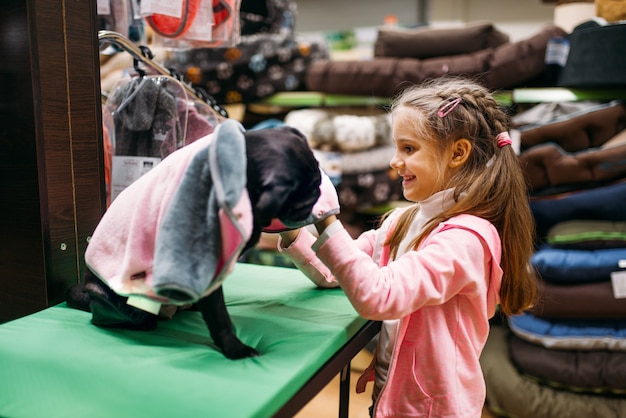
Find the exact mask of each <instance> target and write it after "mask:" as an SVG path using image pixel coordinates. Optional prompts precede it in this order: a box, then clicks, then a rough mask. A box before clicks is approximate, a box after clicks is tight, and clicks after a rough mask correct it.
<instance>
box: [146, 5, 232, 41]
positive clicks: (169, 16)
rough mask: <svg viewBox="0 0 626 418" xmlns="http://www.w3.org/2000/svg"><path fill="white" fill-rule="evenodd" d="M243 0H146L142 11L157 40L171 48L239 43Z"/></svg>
mask: <svg viewBox="0 0 626 418" xmlns="http://www.w3.org/2000/svg"><path fill="white" fill-rule="evenodd" d="M240 6H241V0H178V1H165V0H143V1H142V2H141V12H142V15H143V16H144V17H145V20H146V23H147V24H148V25H149V26H150V28H151V29H152V30H153V31H154V34H155V43H156V44H160V45H161V46H163V47H166V48H170V49H188V48H200V47H212V46H218V45H219V46H230V45H235V44H237V43H238V42H239V38H240V21H239V9H240Z"/></svg>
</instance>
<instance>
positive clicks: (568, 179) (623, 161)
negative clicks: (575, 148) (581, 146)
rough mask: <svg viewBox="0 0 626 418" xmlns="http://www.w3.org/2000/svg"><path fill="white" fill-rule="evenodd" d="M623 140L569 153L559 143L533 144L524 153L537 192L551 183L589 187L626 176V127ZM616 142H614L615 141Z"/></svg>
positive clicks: (527, 168) (524, 165) (529, 177)
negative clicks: (614, 143) (533, 145)
mask: <svg viewBox="0 0 626 418" xmlns="http://www.w3.org/2000/svg"><path fill="white" fill-rule="evenodd" d="M622 132H623V133H621V134H618V136H620V138H623V139H622V140H621V143H618V144H616V145H610V146H601V147H598V148H588V149H585V150H583V151H580V152H575V153H569V152H567V151H565V150H564V149H563V148H561V146H559V145H558V144H555V143H547V144H543V145H537V146H535V147H532V148H530V149H528V150H526V151H525V152H523V153H522V154H521V155H520V157H519V158H520V161H521V162H522V164H523V167H524V174H525V176H526V179H527V180H528V184H529V186H530V187H531V190H532V191H533V192H537V191H539V190H541V189H544V188H547V187H551V188H555V187H563V188H564V187H569V188H572V189H579V188H588V187H590V186H593V185H597V184H602V183H603V182H607V181H611V180H615V179H619V178H624V177H626V131H622ZM611 144H613V142H611Z"/></svg>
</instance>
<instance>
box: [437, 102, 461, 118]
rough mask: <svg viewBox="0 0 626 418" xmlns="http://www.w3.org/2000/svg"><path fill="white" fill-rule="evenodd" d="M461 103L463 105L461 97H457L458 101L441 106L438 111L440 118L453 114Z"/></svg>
mask: <svg viewBox="0 0 626 418" xmlns="http://www.w3.org/2000/svg"><path fill="white" fill-rule="evenodd" d="M459 103H461V98H460V97H457V98H456V99H454V100H452V101H451V102H448V103H446V104H445V105H443V106H441V107H440V108H439V110H438V111H437V116H439V117H440V118H443V117H444V116H446V115H447V114H448V113H450V112H452V111H453V110H454V108H455V107H457V106H458V105H459Z"/></svg>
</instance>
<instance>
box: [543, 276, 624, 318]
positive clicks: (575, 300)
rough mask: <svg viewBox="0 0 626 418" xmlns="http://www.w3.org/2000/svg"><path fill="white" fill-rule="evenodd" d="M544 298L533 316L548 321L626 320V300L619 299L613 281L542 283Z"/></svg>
mask: <svg viewBox="0 0 626 418" xmlns="http://www.w3.org/2000/svg"><path fill="white" fill-rule="evenodd" d="M539 289H540V295H541V297H540V298H539V300H538V301H537V303H536V304H535V306H533V308H532V310H531V313H532V314H533V315H535V316H536V317H539V318H546V319H576V318H586V319H621V318H626V299H623V298H622V299H616V298H615V295H614V293H613V285H612V284H611V282H610V281H602V282H591V283H580V284H568V285H563V284H554V283H549V282H544V281H539Z"/></svg>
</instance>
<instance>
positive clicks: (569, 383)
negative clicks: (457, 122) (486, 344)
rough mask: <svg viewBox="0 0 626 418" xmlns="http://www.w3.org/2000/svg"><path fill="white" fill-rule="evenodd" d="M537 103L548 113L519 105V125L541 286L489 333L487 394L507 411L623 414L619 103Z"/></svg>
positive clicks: (624, 218)
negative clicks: (529, 302)
mask: <svg viewBox="0 0 626 418" xmlns="http://www.w3.org/2000/svg"><path fill="white" fill-rule="evenodd" d="M538 106H542V107H541V111H540V112H537V109H534V110H533V109H531V110H529V112H534V113H539V114H542V115H543V116H542V117H544V118H545V117H546V115H550V114H552V115H553V116H554V117H553V118H551V119H550V118H549V117H548V118H547V119H548V120H541V121H539V122H536V123H528V122H529V121H528V120H527V117H528V115H527V114H520V115H519V116H520V117H519V119H517V122H518V123H519V122H520V121H523V125H521V126H518V127H517V128H518V129H519V131H520V133H521V135H520V141H521V153H520V156H519V157H520V160H521V161H522V163H523V165H524V169H525V170H526V176H527V178H528V181H529V185H530V187H531V200H530V206H531V210H532V213H533V215H534V218H535V221H536V228H537V238H538V242H539V244H538V246H537V249H536V251H535V253H534V254H533V256H532V258H531V264H532V266H533V267H534V270H535V272H536V274H537V275H538V278H539V282H540V289H541V295H540V299H539V301H538V303H537V304H536V305H535V306H534V307H533V309H532V310H530V311H529V312H526V313H524V314H522V315H518V316H513V317H511V318H509V320H508V323H507V325H508V328H509V330H510V331H509V332H508V333H507V334H506V335H504V334H501V333H500V334H498V333H495V334H493V335H492V336H491V337H490V339H492V340H493V341H491V342H490V344H491V345H492V347H491V348H490V350H494V351H495V350H501V351H503V353H500V354H499V357H498V358H499V360H497V359H492V358H486V354H485V358H484V359H483V366H484V368H485V379H486V381H487V385H488V404H489V406H490V407H491V408H493V409H494V410H496V411H499V412H500V413H505V414H506V415H514V416H532V417H553V416H559V417H570V416H571V417H574V416H592V415H593V416H626V366H625V364H626V363H625V360H626V269H625V268H626V264H625V263H626V233H625V232H626V163H625V162H626V141H625V140H624V138H626V135H625V132H624V129H625V128H626V107H625V106H624V104H623V103H621V102H618V101H613V102H609V103H586V104H582V105H581V106H579V107H578V108H577V109H576V110H574V111H573V112H571V113H568V112H567V111H565V113H564V114H562V113H561V112H563V110H564V108H563V107H559V106H552V107H550V105H538ZM513 121H514V123H515V122H516V119H515V118H514V119H513ZM498 332H499V331H498ZM495 346H497V347H495ZM497 362H500V363H502V364H505V366H502V364H500V365H499V366H496V365H495V364H496V363H497ZM501 366H502V367H507V368H508V369H507V370H508V372H509V373H510V374H511V376H509V377H511V378H510V379H509V378H507V379H504V375H503V374H502V373H501V372H500V371H499V369H497V368H496V367H498V368H500V367H501ZM522 388H523V390H521V389H522ZM585 410H593V411H594V414H592V415H587V414H584V413H583V412H581V411H585ZM601 410H605V412H606V413H607V414H608V415H602V414H600V415H598V411H601Z"/></svg>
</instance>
